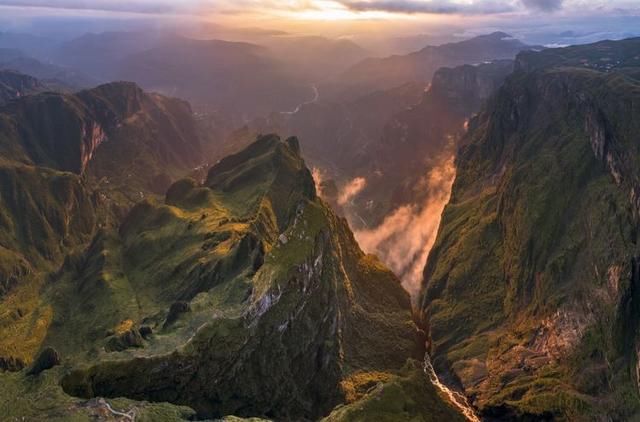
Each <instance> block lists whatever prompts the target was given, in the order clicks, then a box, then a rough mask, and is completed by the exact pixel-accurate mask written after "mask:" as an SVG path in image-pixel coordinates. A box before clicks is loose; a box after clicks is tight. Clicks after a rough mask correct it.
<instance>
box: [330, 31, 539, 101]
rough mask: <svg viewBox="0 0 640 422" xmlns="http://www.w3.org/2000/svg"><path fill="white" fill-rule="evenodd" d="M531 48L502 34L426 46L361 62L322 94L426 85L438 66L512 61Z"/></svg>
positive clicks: (336, 79) (333, 94) (348, 95)
mask: <svg viewBox="0 0 640 422" xmlns="http://www.w3.org/2000/svg"><path fill="white" fill-rule="evenodd" d="M533 48H536V49H537V48H538V47H532V46H527V45H525V44H523V43H522V42H520V41H518V40H517V39H514V38H513V37H511V36H510V35H508V34H505V33H504V32H494V33H492V34H487V35H480V36H477V37H474V38H471V39H468V40H464V41H460V42H457V43H449V44H443V45H440V46H427V47H425V48H423V49H422V50H420V51H416V52H414V53H411V54H407V55H400V56H390V57H385V58H369V59H365V60H363V61H362V62H360V63H358V64H356V65H354V66H353V67H352V68H350V69H349V70H347V71H346V72H344V73H343V74H341V75H340V76H339V77H338V78H335V80H334V81H332V82H331V83H327V84H326V85H327V86H326V87H324V86H323V89H322V91H323V92H325V95H327V96H329V97H331V98H333V97H334V96H335V97H338V98H340V97H345V96H346V97H352V96H357V95H360V94H362V93H366V92H372V91H374V90H376V89H389V88H392V87H395V86H399V85H402V84H405V83H410V82H411V83H421V84H422V85H427V84H428V83H429V82H430V81H431V78H432V77H433V75H434V74H435V72H436V71H437V70H438V69H439V68H441V67H454V66H460V65H463V64H480V63H484V62H486V61H492V60H512V59H514V58H515V56H516V55H517V54H518V53H519V52H521V51H524V50H529V49H533Z"/></svg>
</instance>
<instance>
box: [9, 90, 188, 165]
mask: <svg viewBox="0 0 640 422" xmlns="http://www.w3.org/2000/svg"><path fill="white" fill-rule="evenodd" d="M0 113H2V114H3V117H4V118H3V119H2V125H1V126H0V146H1V148H2V150H3V152H4V153H5V157H7V158H11V159H13V160H16V161H21V162H25V163H29V164H33V165H38V166H44V167H50V168H54V169H57V170H62V171H69V172H73V173H76V174H83V173H84V172H85V171H86V170H87V167H88V166H89V163H90V162H91V161H94V159H95V158H96V157H99V158H100V159H99V160H98V161H99V163H98V164H96V165H95V167H97V169H96V172H97V173H99V174H100V176H104V175H105V174H103V173H104V169H103V166H104V164H101V163H104V162H110V161H113V160H114V159H117V160H118V162H119V165H120V166H121V167H120V168H121V169H122V168H126V167H128V166H130V165H133V164H134V163H135V160H136V158H137V157H136V156H137V155H142V156H144V155H146V154H148V155H151V156H152V158H153V159H154V160H155V161H156V162H157V164H162V165H165V166H169V167H172V166H173V167H176V166H178V165H182V166H188V165H192V164H196V163H197V162H198V161H197V160H198V159H199V157H198V152H199V151H200V145H199V143H198V137H197V135H196V133H195V128H194V127H193V126H194V124H193V121H192V118H191V110H190V108H189V106H188V104H186V103H183V102H181V101H180V100H174V99H169V98H165V97H160V96H152V95H149V94H146V93H144V92H143V91H142V90H141V89H140V88H138V87H137V86H135V85H134V84H130V83H124V82H119V83H113V84H108V85H103V86H100V87H98V88H95V89H92V90H88V91H82V92H80V93H78V94H76V95H67V94H60V93H43V94H38V95H30V96H27V97H25V98H22V99H21V100H20V101H14V102H12V103H11V104H8V105H7V106H5V107H4V108H3V109H1V110H0ZM134 133H135V135H134ZM107 140H109V141H111V143H116V144H117V146H116V149H117V152H118V153H120V155H119V156H118V157H114V155H115V154H116V152H115V151H113V149H112V150H111V151H110V150H109V148H106V149H105V152H104V153H102V154H99V155H97V154H96V151H97V150H98V148H99V147H100V146H101V145H102V144H103V143H104V142H105V141H107ZM150 144H152V145H153V148H149V145H150ZM114 173H115V174H114V175H117V172H115V171H114Z"/></svg>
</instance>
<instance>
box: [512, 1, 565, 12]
mask: <svg viewBox="0 0 640 422" xmlns="http://www.w3.org/2000/svg"><path fill="white" fill-rule="evenodd" d="M522 3H523V4H524V5H525V6H526V7H527V8H528V9H534V10H542V11H544V12H552V11H554V10H559V9H561V8H562V4H563V3H564V0H522Z"/></svg>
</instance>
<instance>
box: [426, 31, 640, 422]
mask: <svg viewBox="0 0 640 422" xmlns="http://www.w3.org/2000/svg"><path fill="white" fill-rule="evenodd" d="M635 45H637V40H630V41H622V42H620V43H619V44H618V43H600V44H595V45H593V46H588V47H575V48H573V47H572V48H569V49H561V50H550V51H544V52H542V53H539V54H534V53H523V54H522V55H520V56H519V57H518V60H517V62H518V65H517V67H518V70H517V71H516V72H515V73H514V74H513V75H512V76H511V77H510V78H509V79H508V80H507V82H506V84H505V86H503V88H502V89H501V90H500V91H499V93H498V94H497V96H496V97H495V98H494V99H493V100H492V101H491V102H490V103H489V104H488V106H487V107H486V109H485V110H484V111H483V112H482V113H481V114H480V116H479V117H477V118H475V119H474V120H473V121H472V122H471V123H470V127H471V130H470V132H469V134H468V135H467V138H466V139H465V140H464V141H463V143H464V144H465V146H464V147H463V148H462V150H461V152H460V155H459V158H458V164H457V167H458V176H457V180H456V182H455V185H454V188H453V194H452V200H451V203H450V204H449V205H448V206H447V208H446V210H445V213H444V216H443V223H442V226H441V228H440V232H439V235H438V239H437V241H436V244H435V246H434V248H433V250H432V252H431V255H430V258H429V264H428V266H427V268H426V269H425V286H424V293H423V305H422V306H423V310H424V312H425V317H426V319H427V320H428V322H429V324H430V337H431V341H432V343H431V347H432V353H433V355H434V362H435V364H436V366H437V368H438V369H439V370H440V372H442V373H444V374H448V375H450V378H451V379H452V380H456V381H459V382H460V383H461V384H462V386H463V387H464V388H465V390H466V392H467V394H469V395H471V396H473V397H475V400H476V402H475V404H476V405H477V406H478V407H480V408H481V409H482V410H483V412H484V413H485V414H486V415H487V416H494V417H495V416H498V417H525V416H529V417H535V418H558V419H569V420H574V419H576V418H578V419H581V418H587V417H588V418H595V417H604V415H608V416H609V417H613V418H614V419H616V418H619V419H628V418H631V417H632V415H636V414H637V412H638V411H639V410H640V407H639V405H640V401H639V400H638V396H637V389H636V388H635V386H636V385H637V379H636V376H635V375H632V374H635V372H634V369H633V368H635V365H636V361H637V357H636V352H635V350H637V349H636V343H637V333H636V328H635V327H636V326H637V325H636V324H637V321H638V319H637V318H638V316H637V311H636V308H635V307H634V306H632V305H630V302H629V301H633V300H634V299H631V298H632V297H635V293H634V292H635V291H636V287H635V285H636V275H635V274H636V269H635V268H636V264H635V258H634V257H635V256H637V253H638V251H637V239H636V237H637V233H636V229H635V226H636V224H637V223H636V221H637V216H638V212H637V204H636V202H635V201H636V200H635V198H636V196H635V193H634V192H636V189H637V187H636V186H635V180H637V166H636V164H635V163H636V161H637V157H638V151H637V145H636V144H635V143H634V141H633V139H634V137H635V135H634V134H635V133H638V130H639V129H640V128H639V127H638V124H637V119H635V120H634V119H633V118H632V117H631V116H632V115H633V111H632V108H633V106H632V104H635V103H637V101H638V98H640V97H639V94H640V91H639V89H638V88H640V85H639V82H638V80H637V79H634V78H631V77H630V76H629V75H631V74H632V73H633V72H631V71H630V68H628V67H627V68H626V70H625V71H624V72H622V71H620V72H618V71H617V70H614V69H609V68H607V69H599V68H598V69H596V68H588V69H585V67H586V66H582V67H581V68H575V67H571V66H574V65H576V63H580V62H581V60H582V59H581V58H582V57H583V56H584V57H586V56H589V57H591V58H592V59H593V58H597V57H600V55H601V54H605V55H606V56H607V57H608V55H609V52H616V54H618V53H619V54H626V53H625V51H626V52H628V51H636V52H637V48H636V47H634V46H635ZM605 47H606V48H605ZM603 48H604V53H603ZM634 54H637V53H634ZM585 55H586V56H585ZM625 57H626V56H625ZM576 61H577V62H576ZM621 62H624V63H628V61H624V60H621ZM630 198H631V201H630ZM631 391H633V392H631ZM587 415H588V416H587Z"/></svg>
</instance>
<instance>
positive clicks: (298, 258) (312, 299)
mask: <svg viewBox="0 0 640 422" xmlns="http://www.w3.org/2000/svg"><path fill="white" fill-rule="evenodd" d="M34 300H35V301H36V304H35V305H34V309H35V310H34V315H37V316H38V318H41V319H42V320H43V321H44V322H43V324H42V326H43V329H42V333H41V334H40V337H39V341H38V342H36V343H35V344H36V346H35V347H34V348H33V351H32V353H35V352H36V351H37V350H43V349H44V348H45V347H53V348H54V349H55V350H56V351H57V352H58V353H59V355H60V357H61V361H62V366H61V367H58V368H55V369H53V370H49V371H45V372H44V373H43V374H42V375H38V376H37V377H46V380H47V383H46V384H44V383H41V384H39V386H38V385H37V384H34V383H33V381H31V380H32V379H33V378H29V377H26V375H25V370H23V371H21V372H18V373H16V374H11V375H9V374H5V375H0V377H4V378H6V381H7V382H6V384H5V385H6V387H5V390H7V392H6V393H4V392H3V393H2V395H5V394H8V395H11V394H18V393H17V392H20V391H27V393H26V394H27V397H36V396H37V395H39V394H45V393H43V391H48V393H46V394H47V395H48V396H49V397H58V398H59V399H58V400H57V402H56V403H50V404H48V405H47V406H48V407H46V408H44V409H43V410H42V415H47V416H49V415H51V414H52V412H58V414H61V415H67V416H69V415H74V417H77V418H79V419H80V420H84V419H83V418H85V417H86V415H87V412H88V410H87V409H86V408H84V407H82V406H81V404H82V403H85V401H86V399H88V398H91V397H96V396H98V397H109V398H117V397H126V398H127V400H116V401H114V402H113V403H114V406H116V405H117V406H119V408H120V409H128V408H130V407H132V406H141V409H142V410H141V412H142V414H148V413H149V412H159V411H160V409H162V408H163V407H156V405H148V404H145V405H143V404H139V403H141V401H147V402H158V403H160V402H161V403H167V402H169V403H173V404H175V405H186V406H189V407H190V408H192V409H195V411H196V412H197V414H198V415H199V416H201V417H221V416H225V415H234V414H235V415H238V416H245V417H252V416H258V417H265V418H275V419H290V420H300V419H317V418H320V417H322V416H325V415H328V414H329V413H331V411H332V409H333V408H334V407H335V406H337V405H339V404H341V403H354V402H356V401H358V400H363V402H362V403H363V405H364V407H363V409H359V408H357V407H356V408H354V410H351V411H347V412H346V413H344V412H342V411H341V412H339V413H337V414H333V415H332V420H367V418H368V417H371V415H376V414H377V411H376V407H375V406H371V404H373V403H375V402H377V401H378V400H379V399H378V398H377V397H378V395H380V394H382V396H381V397H387V396H389V398H387V399H385V400H391V399H392V400H391V401H393V402H396V399H401V400H402V401H403V403H404V404H403V405H402V406H394V407H392V408H390V409H388V410H386V411H385V412H386V413H387V414H389V415H392V418H393V419H394V420H416V419H417V420H427V421H428V420H440V418H441V417H442V416H443V415H445V416H446V417H447V418H453V419H454V420H455V419H457V418H460V416H459V415H458V414H457V413H456V412H455V410H453V408H452V407H451V406H450V405H448V404H446V402H445V401H444V399H442V398H440V396H439V395H438V394H437V393H436V391H435V389H434V388H433V387H432V386H431V385H430V384H429V383H428V380H427V378H426V376H425V375H424V373H423V372H422V367H421V364H420V363H419V362H421V359H422V353H423V350H422V341H423V337H422V336H421V334H420V331H419V330H418V329H417V327H416V326H415V324H414V322H413V321H412V315H411V309H410V303H409V297H408V294H407V293H406V292H405V291H404V290H402V288H401V286H400V282H399V280H398V279H397V278H396V277H395V276H394V275H393V274H392V273H391V272H390V271H389V270H388V269H386V268H385V267H384V266H383V265H382V264H381V263H380V262H379V261H378V260H377V259H376V258H375V257H372V256H367V255H365V254H364V253H363V252H362V251H361V250H360V249H359V247H358V246H357V244H356V242H355V240H354V239H353V235H352V233H351V231H350V230H349V228H348V225H347V224H346V222H345V221H344V220H343V219H340V218H338V217H336V216H335V215H334V214H333V212H332V211H331V210H330V209H329V208H328V207H327V206H326V205H325V204H324V203H323V202H322V201H321V200H320V199H319V198H317V196H316V193H315V186H314V182H313V179H312V177H311V174H310V172H309V171H308V169H307V168H306V167H305V165H304V162H303V161H302V159H301V158H300V151H299V146H298V141H297V140H296V139H295V138H291V139H289V140H287V141H281V140H280V139H279V138H278V137H277V136H265V137H261V138H260V139H258V141H257V142H255V143H254V144H252V145H250V146H249V147H248V148H247V149H245V150H243V151H242V152H240V153H238V154H236V155H233V156H230V157H228V158H226V159H224V160H222V161H221V162H220V163H218V164H217V165H215V166H214V167H213V168H212V169H211V170H210V172H209V174H208V177H207V179H206V180H205V182H204V183H203V184H198V183H196V182H195V181H193V180H191V179H183V180H180V181H178V182H176V183H175V184H173V185H172V186H171V187H170V188H169V190H168V192H167V194H166V197H165V198H164V201H158V200H154V199H147V200H144V201H142V202H140V203H139V204H138V205H136V206H135V207H134V208H133V209H132V210H131V211H130V212H129V213H128V215H126V216H125V218H124V220H123V222H122V224H120V225H118V226H116V227H108V226H107V227H103V228H101V229H99V230H97V231H96V232H95V235H94V236H93V239H92V240H91V241H90V242H88V243H87V246H85V247H83V248H76V249H75V250H74V251H73V253H71V254H70V255H69V256H68V257H67V258H66V259H65V262H64V265H62V267H61V268H60V269H59V270H58V271H55V272H54V273H52V274H51V275H50V276H49V277H48V282H47V283H46V285H45V286H44V287H43V288H42V290H41V291H40V294H39V295H37V296H36V297H35V299H34ZM21 332H22V333H24V332H27V331H21ZM27 338H28V337H27ZM412 359H415V360H412ZM38 379H45V378H38ZM58 383H61V386H62V388H63V389H64V391H62V390H60V387H59V385H58ZM379 383H381V385H380V386H378V387H377V390H375V391H373V390H371V388H372V387H374V386H376V385H378V384H379ZM414 387H416V388H418V389H419V391H423V392H425V394H424V395H423V394H416V393H415V392H413V390H412V389H413V388H414ZM40 388H46V390H41V389H40ZM74 397H78V398H74ZM131 400H135V402H132V401H131ZM8 403H9V400H5V401H0V404H1V405H2V406H3V407H6V408H10V406H9V405H8ZM43 403H44V402H43ZM60 403H67V405H66V406H64V409H65V410H62V409H61V407H62V406H60ZM136 403H138V404H136ZM366 403H370V404H366ZM74 406H75V407H74ZM157 406H165V407H164V409H165V410H166V415H169V416H166V419H167V420H174V419H175V418H179V417H186V415H188V414H189V413H188V409H186V410H185V409H182V408H178V407H166V406H169V405H167V404H159V405H157ZM354 411H355V413H354ZM145 412H146V413H145ZM185 412H186V413H185ZM9 414H10V415H16V416H24V415H26V416H29V415H34V414H36V415H37V413H34V412H33V411H31V410H29V411H27V410H25V409H24V408H23V407H19V408H16V409H12V413H9ZM170 415H173V416H170ZM180 415H182V416H180ZM357 415H360V416H358V417H359V418H360V419H358V418H357V417H356V418H355V419H354V417H355V416H357ZM363 418H364V419H363Z"/></svg>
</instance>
